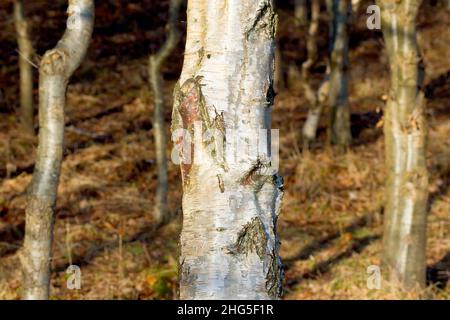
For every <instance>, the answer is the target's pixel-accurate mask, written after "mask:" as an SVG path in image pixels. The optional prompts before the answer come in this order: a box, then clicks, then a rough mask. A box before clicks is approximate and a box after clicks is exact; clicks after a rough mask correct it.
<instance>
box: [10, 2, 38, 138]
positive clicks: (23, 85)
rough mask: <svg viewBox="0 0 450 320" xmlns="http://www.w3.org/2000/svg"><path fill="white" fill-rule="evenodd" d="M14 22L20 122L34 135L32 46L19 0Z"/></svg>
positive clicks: (15, 4) (15, 7)
mask: <svg viewBox="0 0 450 320" xmlns="http://www.w3.org/2000/svg"><path fill="white" fill-rule="evenodd" d="M14 22H15V25H16V33H17V44H18V47H19V69H20V120H21V123H22V127H23V129H24V130H25V132H27V133H29V134H33V135H34V124H33V69H32V65H31V57H32V55H33V46H32V44H31V41H30V37H29V35H28V24H27V21H26V19H25V16H24V12H23V3H22V1H21V0H17V1H15V2H14Z"/></svg>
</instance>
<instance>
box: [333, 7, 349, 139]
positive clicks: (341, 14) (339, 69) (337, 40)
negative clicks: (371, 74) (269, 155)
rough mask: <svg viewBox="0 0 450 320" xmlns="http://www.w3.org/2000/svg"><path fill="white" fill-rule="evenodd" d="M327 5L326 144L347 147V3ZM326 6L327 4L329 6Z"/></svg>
mask: <svg viewBox="0 0 450 320" xmlns="http://www.w3.org/2000/svg"><path fill="white" fill-rule="evenodd" d="M328 1H330V2H331V8H330V9H331V12H332V17H331V26H330V30H331V40H330V42H331V50H330V90H329V101H328V102H329V105H330V126H329V129H328V130H329V140H330V143H332V144H335V145H339V146H343V147H346V146H348V145H349V144H350V142H351V139H352V136H351V133H350V110H349V105H348V63H349V62H348V17H349V14H350V10H351V6H350V0H328ZM329 6H330V5H329Z"/></svg>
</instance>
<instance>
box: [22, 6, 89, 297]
mask: <svg viewBox="0 0 450 320" xmlns="http://www.w3.org/2000/svg"><path fill="white" fill-rule="evenodd" d="M67 11H68V15H69V16H68V19H67V28H66V31H65V33H64V35H63V37H62V39H61V40H60V41H59V42H58V44H57V45H56V47H55V48H54V49H52V50H49V51H47V52H46V53H45V55H44V57H43V58H42V61H41V64H40V74H39V125H40V130H39V147H38V152H37V160H36V166H35V168H34V172H33V179H32V181H31V184H30V186H29V189H28V203H27V208H26V221H25V239H24V244H23V248H22V252H21V256H20V257H21V261H22V268H23V291H22V297H23V299H29V300H35V299H48V296H49V284H50V260H51V247H52V231H53V223H54V209H55V203H56V195H57V192H56V191H57V187H58V181H59V173H60V168H61V160H62V155H63V139H64V107H65V104H66V88H67V83H68V81H69V79H70V77H71V75H72V74H73V72H74V71H75V70H76V69H77V68H78V66H79V65H80V63H81V61H82V59H83V57H84V55H85V53H86V51H87V48H88V44H89V41H90V38H91V34H92V29H93V25H94V1H93V0H71V1H69V7H68V10H67Z"/></svg>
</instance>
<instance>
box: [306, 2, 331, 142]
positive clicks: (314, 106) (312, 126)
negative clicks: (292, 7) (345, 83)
mask: <svg viewBox="0 0 450 320" xmlns="http://www.w3.org/2000/svg"><path fill="white" fill-rule="evenodd" d="M319 16H320V1H319V0H312V1H311V21H310V24H309V30H308V38H307V41H306V48H307V52H308V59H307V60H306V61H305V62H304V63H303V64H302V86H303V91H304V93H305V97H306V100H307V101H308V104H309V110H308V115H307V118H306V121H305V124H304V125H303V131H302V134H303V145H304V147H306V148H308V146H309V143H310V142H311V141H313V140H314V139H315V137H316V132H317V126H318V125H319V120H320V114H321V113H322V109H323V105H324V104H325V101H326V100H327V97H328V90H329V79H328V77H329V67H327V73H326V79H325V80H324V81H323V82H322V84H321V85H320V87H319V89H318V90H317V92H316V91H314V89H313V87H312V85H311V79H310V71H311V68H312V67H313V65H314V64H315V63H316V62H317V59H318V54H317V39H316V38H317V31H318V29H319Z"/></svg>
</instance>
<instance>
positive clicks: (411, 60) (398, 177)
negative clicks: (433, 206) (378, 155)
mask: <svg viewBox="0 0 450 320" xmlns="http://www.w3.org/2000/svg"><path fill="white" fill-rule="evenodd" d="M420 3H421V1H420V0H402V1H392V0H389V1H387V0H385V1H378V5H379V6H380V7H381V14H382V28H383V34H384V39H385V44H386V51H387V54H388V56H389V63H390V70H391V89H390V93H389V100H388V102H387V105H386V110H385V120H384V123H385V125H384V134H385V144H386V167H387V176H388V177H387V184H386V207H385V219H384V235H383V257H384V262H385V263H386V265H387V266H388V267H389V269H390V271H391V278H393V279H395V280H397V281H400V285H401V286H402V287H403V288H404V289H412V288H413V287H414V286H417V285H419V286H421V287H424V286H425V269H426V264H425V263H426V256H425V249H426V214H427V199H428V172H427V168H426V136H427V127H426V119H425V116H424V103H425V102H424V95H423V92H422V91H421V90H422V85H423V83H422V82H423V69H422V68H421V66H420V65H419V62H420V61H421V58H420V52H419V48H418V44H417V40H416V25H415V23H416V22H415V20H416V16H417V12H418V9H419V6H420Z"/></svg>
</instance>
